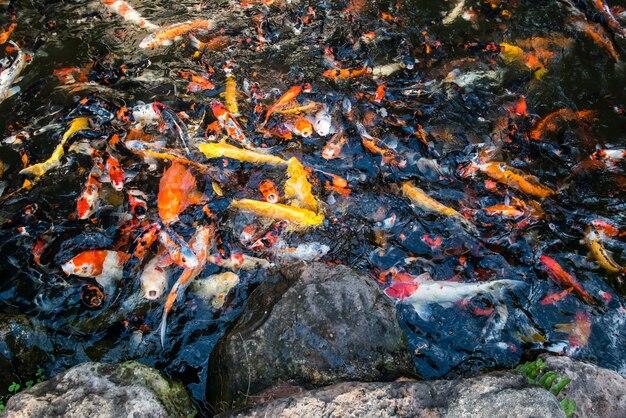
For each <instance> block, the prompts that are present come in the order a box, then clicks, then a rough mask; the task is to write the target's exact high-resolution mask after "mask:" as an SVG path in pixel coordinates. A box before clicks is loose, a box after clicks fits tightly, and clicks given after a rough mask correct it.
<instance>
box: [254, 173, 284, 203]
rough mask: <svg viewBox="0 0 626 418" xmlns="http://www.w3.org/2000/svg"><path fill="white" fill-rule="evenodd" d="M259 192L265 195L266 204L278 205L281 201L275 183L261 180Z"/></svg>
mask: <svg viewBox="0 0 626 418" xmlns="http://www.w3.org/2000/svg"><path fill="white" fill-rule="evenodd" d="M259 191H260V192H261V194H262V195H263V199H265V201H266V202H269V203H278V201H279V200H280V199H279V196H278V192H277V191H276V187H274V182H273V181H271V180H267V179H264V180H261V181H260V182H259Z"/></svg>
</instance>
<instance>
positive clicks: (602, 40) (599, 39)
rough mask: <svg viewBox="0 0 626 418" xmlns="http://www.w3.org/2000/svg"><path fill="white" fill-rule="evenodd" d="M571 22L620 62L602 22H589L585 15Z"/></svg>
mask: <svg viewBox="0 0 626 418" xmlns="http://www.w3.org/2000/svg"><path fill="white" fill-rule="evenodd" d="M571 23H572V26H574V28H575V29H577V30H579V31H580V32H582V33H584V34H586V35H587V36H589V37H590V38H591V40H592V41H593V42H594V43H595V44H596V45H598V46H599V47H600V48H603V49H605V50H606V51H608V53H609V54H610V55H611V57H613V59H614V60H615V62H619V55H617V51H616V50H615V45H614V44H613V41H612V40H611V38H610V37H609V35H608V34H607V33H606V31H605V30H604V28H603V27H602V26H601V25H600V24H598V23H591V22H588V21H587V20H586V18H584V17H583V16H580V17H576V18H574V19H572V20H571Z"/></svg>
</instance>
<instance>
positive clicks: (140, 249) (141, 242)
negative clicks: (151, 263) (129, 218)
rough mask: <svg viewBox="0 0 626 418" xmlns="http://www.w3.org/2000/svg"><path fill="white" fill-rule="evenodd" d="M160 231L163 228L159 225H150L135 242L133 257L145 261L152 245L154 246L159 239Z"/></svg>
mask: <svg viewBox="0 0 626 418" xmlns="http://www.w3.org/2000/svg"><path fill="white" fill-rule="evenodd" d="M160 231H161V227H160V226H159V224H158V223H153V224H151V225H148V226H147V227H146V228H145V230H144V231H143V232H142V234H141V235H140V236H139V238H137V240H136V241H135V251H134V252H133V256H134V257H136V258H138V259H139V260H143V258H144V257H145V256H146V253H147V252H148V250H149V249H150V247H151V246H152V244H154V242H155V241H156V240H157V239H158V238H159V232H160Z"/></svg>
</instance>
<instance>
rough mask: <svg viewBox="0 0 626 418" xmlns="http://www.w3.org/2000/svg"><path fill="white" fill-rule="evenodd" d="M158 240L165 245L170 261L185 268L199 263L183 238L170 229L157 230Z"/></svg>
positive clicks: (191, 267)
mask: <svg viewBox="0 0 626 418" xmlns="http://www.w3.org/2000/svg"><path fill="white" fill-rule="evenodd" d="M159 242H160V243H161V244H162V245H163V246H164V247H165V249H166V250H167V252H168V253H169V255H170V258H171V259H172V261H173V262H174V263H176V264H178V265H179V266H181V267H183V268H185V269H194V268H196V267H198V266H199V265H200V261H199V260H198V257H197V256H196V254H195V253H194V252H193V250H192V249H191V247H190V246H189V245H188V244H187V243H186V242H185V240H183V238H182V237H181V236H180V235H178V234H177V233H176V232H174V231H172V230H162V231H161V232H159Z"/></svg>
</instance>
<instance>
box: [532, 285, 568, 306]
mask: <svg viewBox="0 0 626 418" xmlns="http://www.w3.org/2000/svg"><path fill="white" fill-rule="evenodd" d="M573 290H574V288H573V287H568V288H567V289H565V290H562V291H560V292H555V293H548V294H547V295H546V297H545V298H543V299H541V301H540V302H539V304H540V305H554V304H556V303H557V302H558V301H560V300H561V299H563V298H564V297H565V296H567V295H569V294H570V293H572V291H573Z"/></svg>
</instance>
